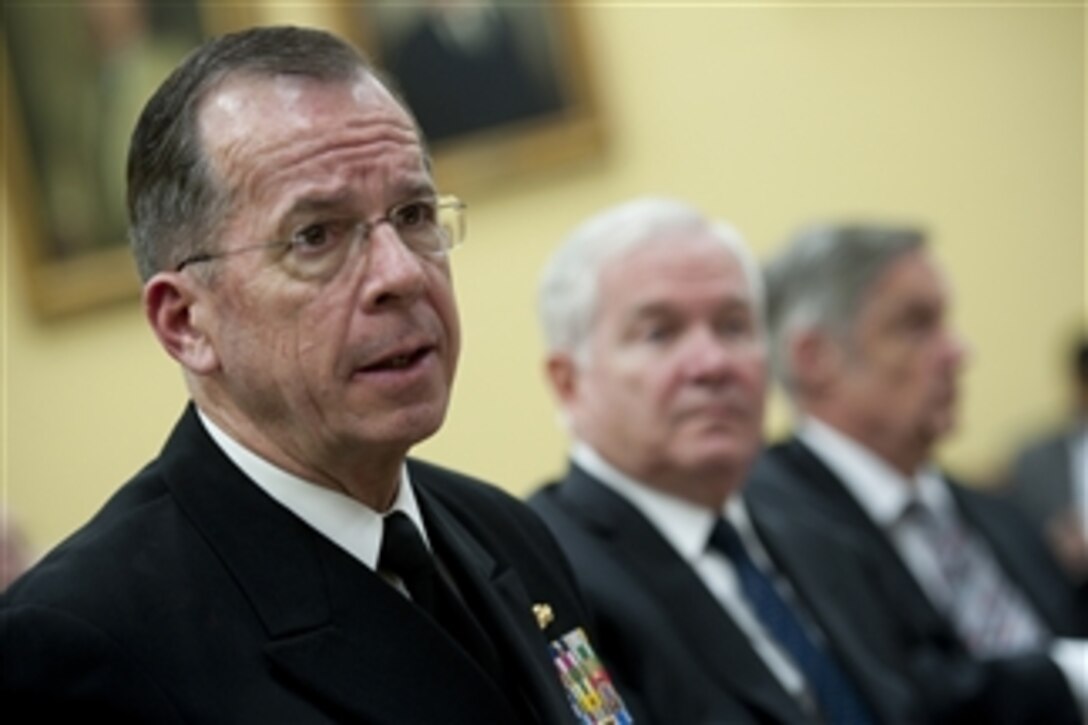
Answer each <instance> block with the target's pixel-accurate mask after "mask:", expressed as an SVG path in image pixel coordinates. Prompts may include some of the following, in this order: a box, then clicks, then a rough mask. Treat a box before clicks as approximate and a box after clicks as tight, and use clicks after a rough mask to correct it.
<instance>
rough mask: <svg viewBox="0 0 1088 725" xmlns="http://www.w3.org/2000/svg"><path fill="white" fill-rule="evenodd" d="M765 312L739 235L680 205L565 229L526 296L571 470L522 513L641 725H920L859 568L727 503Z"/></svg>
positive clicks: (621, 209) (749, 422)
mask: <svg viewBox="0 0 1088 725" xmlns="http://www.w3.org/2000/svg"><path fill="white" fill-rule="evenodd" d="M761 300H762V289H761V284H760V276H759V270H758V266H757V265H756V264H755V262H754V260H753V258H752V256H751V254H750V252H749V251H748V250H747V248H746V247H745V244H744V242H743V240H742V239H741V237H740V236H739V235H738V233H737V232H736V231H735V230H734V229H732V228H731V227H729V226H728V225H725V224H722V223H716V222H714V221H712V220H709V219H707V218H705V217H704V216H703V215H702V214H701V213H700V212H698V211H696V210H695V209H693V208H691V207H689V206H688V205H686V204H683V203H680V202H676V201H671V200H665V199H654V198H646V199H637V200H634V201H631V202H628V203H626V204H621V205H619V206H617V207H614V208H612V209H609V210H606V211H604V212H602V213H601V214H599V215H598V216H596V217H594V218H592V219H590V220H589V221H587V222H585V223H584V224H583V225H582V226H581V227H579V228H578V229H577V230H575V231H574V232H573V234H572V235H571V236H570V238H569V239H568V240H567V242H566V243H565V244H564V245H563V246H562V247H561V248H560V249H559V250H558V251H557V252H556V254H555V256H554V258H553V259H552V261H551V263H550V265H549V266H548V268H547V270H546V271H545V273H544V277H543V281H542V285H541V290H540V313H541V320H542V323H543V327H544V333H545V338H546V344H547V362H546V367H547V375H548V379H549V381H550V383H551V387H552V389H553V392H554V393H555V395H556V397H557V399H558V402H559V406H560V408H561V410H562V414H563V416H564V418H565V420H566V422H567V423H568V425H569V428H570V433H571V435H572V438H573V443H572V447H571V451H570V458H571V462H570V470H569V472H568V473H567V475H566V478H565V480H563V481H562V482H559V483H554V484H550V485H548V486H546V487H544V488H543V489H542V490H541V491H539V492H537V493H536V494H535V495H534V496H533V497H532V498H531V500H530V504H531V505H532V506H533V507H534V508H535V509H536V511H537V512H538V513H539V514H541V516H542V518H544V520H545V522H546V523H548V524H549V525H550V526H551V528H552V530H553V532H554V533H555V534H556V538H557V539H558V540H559V542H560V545H561V546H562V547H563V548H564V550H565V551H566V553H567V555H568V557H569V559H570V560H571V562H572V564H573V566H574V569H575V574H576V576H577V578H578V580H579V582H580V584H581V585H582V588H583V590H584V591H585V593H586V596H587V598H588V600H589V601H590V603H591V606H592V608H593V610H594V612H593V614H594V616H595V618H596V624H597V627H598V640H597V644H598V648H599V651H600V652H601V656H602V658H603V659H604V660H605V661H606V662H607V663H608V666H609V670H610V672H612V674H613V676H615V677H617V678H618V680H619V681H620V682H621V684H622V685H623V686H624V687H625V693H626V695H627V697H628V700H629V703H630V704H631V705H632V707H633V709H634V710H635V712H636V718H637V716H638V714H641V715H642V716H643V719H642V720H641V722H650V723H710V722H716V723H721V722H729V723H745V722H779V723H797V722H849V723H868V722H916V721H917V715H918V711H917V710H915V709H914V706H915V704H916V703H915V702H914V693H913V691H911V690H910V688H909V687H908V686H907V685H906V684H905V683H904V681H903V680H901V678H899V677H898V675H896V674H894V673H893V672H891V670H890V669H889V668H888V667H886V666H885V661H884V657H883V655H884V653H885V652H886V651H888V650H889V649H890V648H891V647H892V643H891V642H890V641H888V639H887V631H886V630H882V629H879V628H874V627H873V626H871V617H870V612H873V611H880V610H881V609H882V608H883V607H884V606H885V605H884V604H883V603H882V602H881V601H880V600H879V599H878V598H877V597H875V596H873V595H872V594H871V593H870V592H869V591H868V590H867V589H866V588H865V587H863V586H861V585H860V582H861V581H862V580H863V579H864V576H865V575H864V571H865V567H866V566H867V563H866V559H865V552H863V551H860V550H855V549H853V548H850V547H849V546H848V545H847V544H846V542H843V541H839V540H838V539H837V538H835V537H834V536H833V535H830V534H828V532H825V531H820V530H818V529H815V528H813V527H806V526H796V525H794V524H792V523H790V524H789V525H788V526H787V525H784V522H783V521H782V520H781V519H780V518H779V517H778V516H777V514H776V512H775V511H774V510H773V507H763V506H760V507H752V506H748V505H746V503H745V502H744V500H743V499H742V497H741V495H740V494H741V488H742V485H743V483H744V481H745V478H746V476H747V473H748V469H749V466H750V464H751V462H752V461H753V459H754V458H755V457H756V455H757V454H758V452H759V450H760V448H761V445H762V435H761V431H762V423H763V409H764V394H765V383H766V377H767V370H766V351H765V344H764V332H763V330H764V325H763V311H762V301H761Z"/></svg>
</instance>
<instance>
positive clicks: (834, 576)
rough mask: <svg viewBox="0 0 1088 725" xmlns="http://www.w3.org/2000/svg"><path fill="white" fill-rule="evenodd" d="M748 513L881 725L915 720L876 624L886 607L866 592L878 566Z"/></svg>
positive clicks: (775, 517) (812, 534)
mask: <svg viewBox="0 0 1088 725" xmlns="http://www.w3.org/2000/svg"><path fill="white" fill-rule="evenodd" d="M747 503H748V511H749V513H750V514H751V517H752V523H753V525H754V526H755V528H756V530H757V532H758V533H759V537H760V540H761V541H762V542H763V544H764V546H765V547H766V548H767V551H768V553H769V554H770V555H771V558H772V559H773V560H774V562H775V566H776V567H777V568H778V569H779V571H781V572H782V573H783V574H784V575H785V576H786V577H787V578H788V579H789V581H790V584H791V585H792V586H793V589H794V591H795V592H796V594H797V596H798V598H799V599H800V600H801V602H802V603H803V605H804V606H805V607H806V608H807V609H808V611H809V613H810V614H811V615H812V616H813V617H814V618H815V620H816V622H817V623H818V624H819V625H820V627H821V628H822V629H823V630H824V633H825V634H826V635H827V638H828V640H829V644H830V646H831V649H832V650H833V651H835V653H836V654H837V656H838V658H839V661H840V662H841V663H842V666H843V668H844V669H845V670H846V671H847V672H849V673H850V676H851V678H852V679H853V680H854V682H856V683H857V684H858V687H859V689H860V690H861V691H862V692H863V693H864V694H865V697H866V699H867V701H868V702H869V704H870V705H871V706H872V707H873V709H874V710H875V711H876V712H877V713H879V714H880V715H881V720H882V721H884V722H905V721H916V720H917V719H919V718H921V713H918V712H916V711H914V705H913V704H912V700H913V695H912V693H911V690H910V688H909V686H908V685H907V684H906V683H905V682H904V681H903V680H902V679H901V678H900V677H898V676H896V675H895V674H894V673H893V672H892V670H891V669H890V667H891V664H890V663H892V662H895V660H896V658H897V653H896V643H895V642H894V641H892V640H891V637H894V636H895V635H894V633H893V632H890V631H888V630H887V627H886V626H884V625H883V624H882V623H881V621H880V620H879V619H878V618H880V617H884V616H886V614H887V612H886V611H885V609H886V605H885V604H884V602H883V601H882V600H878V598H877V597H874V596H873V595H872V594H871V593H870V591H869V589H868V588H867V587H868V586H869V585H870V583H871V581H872V577H873V576H874V575H875V574H876V567H875V566H874V567H868V568H867V567H865V566H863V564H862V563H861V561H860V559H859V558H858V557H857V556H855V555H854V552H853V551H852V550H851V548H850V546H849V545H848V544H846V543H845V542H841V543H840V542H836V541H833V540H831V539H830V538H829V534H828V533H827V532H826V531H821V530H819V529H816V528H815V527H809V526H808V525H807V524H806V523H805V522H803V521H798V520H796V519H794V518H792V517H788V516H786V515H783V513H782V512H781V511H779V510H777V509H775V508H771V507H768V506H764V505H762V503H761V502H760V501H758V500H755V499H754V497H747Z"/></svg>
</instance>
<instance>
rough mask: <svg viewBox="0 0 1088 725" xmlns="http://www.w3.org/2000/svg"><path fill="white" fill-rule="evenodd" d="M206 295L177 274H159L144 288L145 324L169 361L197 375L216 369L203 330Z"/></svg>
mask: <svg viewBox="0 0 1088 725" xmlns="http://www.w3.org/2000/svg"><path fill="white" fill-rule="evenodd" d="M209 294H210V293H209V291H208V290H207V288H205V287H201V286H199V282H197V281H195V280H193V279H191V278H190V277H188V276H186V275H184V274H183V273H181V272H159V273H158V274H156V275H155V276H154V277H152V278H151V279H150V280H148V281H147V283H146V284H145V285H144V290H143V306H144V314H145V315H146V316H147V321H148V322H149V323H150V324H151V329H152V330H154V332H155V337H157V338H158V339H159V344H160V345H162V347H163V349H164V350H166V352H167V354H169V355H170V357H172V358H174V359H175V360H177V361H178V362H179V363H181V365H182V366H183V367H185V368H186V369H187V370H189V371H190V372H193V373H195V374H197V375H204V374H207V373H210V372H212V371H213V370H215V369H216V368H218V367H219V356H218V354H217V353H216V350H215V346H214V344H213V341H212V339H211V337H210V336H209V334H208V330H207V329H206V327H207V325H206V323H207V322H208V315H207V314H206V312H207V308H208V305H209V300H208V295H209Z"/></svg>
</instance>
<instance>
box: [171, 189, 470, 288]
mask: <svg viewBox="0 0 1088 725" xmlns="http://www.w3.org/2000/svg"><path fill="white" fill-rule="evenodd" d="M465 209H466V205H465V203H464V202H463V201H461V200H460V199H458V198H457V197H455V196H437V197H426V198H422V199H414V200H412V201H408V202H404V203H403V204H398V205H396V206H394V207H392V208H391V209H389V211H387V212H386V213H385V215H384V216H382V217H381V218H379V219H375V220H374V221H366V220H365V219H353V218H346V219H331V220H321V221H315V222H312V223H309V224H306V225H303V226H300V227H299V229H298V230H297V231H295V232H293V233H292V234H291V238H290V239H285V240H280V241H275V242H265V243H264V244H253V245H249V246H245V247H238V248H237V249H229V250H226V251H223V252H197V253H196V254H193V255H191V256H189V257H186V258H185V259H183V260H181V261H180V262H178V264H177V266H175V267H174V271H176V272H180V271H181V270H183V269H185V268H186V267H188V266H189V265H192V264H199V263H203V262H211V261H213V260H216V259H221V258H223V257H230V256H233V255H235V254H241V253H242V252H252V251H255V250H258V249H275V248H277V247H279V248H282V249H283V251H284V255H283V263H284V265H285V266H286V267H287V268H288V270H289V271H290V272H292V273H293V274H295V275H297V276H299V277H302V278H307V279H315V278H328V277H331V276H333V275H335V274H336V273H337V272H338V271H339V270H340V269H341V268H342V267H343V266H344V263H345V262H346V261H347V257H348V252H349V251H350V250H351V249H353V248H354V247H356V246H360V247H361V246H365V245H364V244H363V243H365V242H366V241H367V240H369V238H370V234H371V233H372V232H373V231H374V230H375V229H376V228H377V227H378V225H380V224H389V225H390V226H392V227H393V229H394V230H396V232H397V236H398V237H400V240H401V243H403V244H404V246H406V247H407V248H408V249H410V250H411V251H412V252H414V253H416V254H418V255H419V256H421V257H430V258H435V259H437V258H441V257H443V256H445V255H446V254H447V253H449V251H450V250H451V249H453V248H454V247H456V246H457V245H459V244H460V243H461V242H462V241H463V240H464V236H465Z"/></svg>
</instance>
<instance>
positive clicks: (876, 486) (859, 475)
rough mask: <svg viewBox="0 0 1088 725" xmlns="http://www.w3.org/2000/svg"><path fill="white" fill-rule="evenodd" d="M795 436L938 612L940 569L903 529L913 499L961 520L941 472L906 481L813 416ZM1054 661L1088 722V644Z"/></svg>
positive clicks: (1065, 645)
mask: <svg viewBox="0 0 1088 725" xmlns="http://www.w3.org/2000/svg"><path fill="white" fill-rule="evenodd" d="M797 437H798V438H799V439H800V440H801V441H802V442H803V443H804V444H805V445H807V446H808V447H809V448H810V449H812V451H813V452H814V453H816V455H817V456H818V457H819V458H820V460H822V461H823V462H824V464H826V465H827V467H828V468H830V469H831V471H832V472H833V473H835V474H836V475H837V476H838V477H839V479H840V480H841V481H842V482H843V485H845V486H846V488H847V489H848V490H849V491H850V492H851V493H852V494H853V495H854V498H855V500H857V502H858V504H859V505H860V506H861V507H862V509H864V510H865V512H866V513H867V514H868V515H869V517H870V518H871V519H872V520H873V521H874V522H875V523H876V525H877V527H878V528H880V530H881V531H883V532H885V534H886V535H887V536H888V538H889V540H890V541H891V543H892V546H893V547H895V549H896V551H898V552H899V555H900V557H901V558H902V559H903V562H904V564H906V566H907V569H908V570H909V571H910V572H911V574H913V575H914V578H915V579H916V580H917V582H918V584H919V586H921V587H922V590H923V591H924V592H925V593H926V595H927V596H928V597H929V598H930V599H931V600H932V601H933V602H934V603H935V604H937V605H938V607H939V606H940V602H942V601H944V598H945V596H946V594H945V591H944V589H945V587H946V585H945V582H944V578H943V577H942V576H941V574H940V568H939V564H938V563H937V561H936V560H935V558H934V555H933V553H932V551H931V549H930V547H928V546H926V545H925V543H924V542H923V541H921V539H920V536H921V534H920V532H919V531H918V529H916V528H915V527H912V526H901V525H899V524H900V523H901V520H902V514H903V510H904V509H905V508H906V506H907V505H908V504H909V503H910V501H911V498H912V496H915V495H916V496H917V497H918V498H919V499H921V501H922V503H923V504H925V505H926V506H927V507H928V508H929V509H930V511H932V512H933V513H934V514H935V515H937V516H957V517H958V516H959V514H958V512H957V511H956V506H955V502H954V500H953V499H952V494H951V492H950V491H949V489H948V483H947V482H946V481H945V480H944V478H943V477H942V476H941V474H940V473H939V472H938V471H937V469H936V468H935V467H933V466H928V467H925V468H923V469H921V470H920V471H919V472H918V473H916V474H915V476H914V477H913V479H908V478H907V477H906V476H904V475H902V474H901V473H899V472H898V471H896V470H895V469H893V468H892V467H891V466H889V465H888V464H887V463H885V462H884V461H883V460H882V459H880V458H879V457H877V456H876V455H875V454H873V453H872V452H871V451H869V450H868V449H867V448H865V447H864V446H862V445H861V444H859V443H857V442H856V441H854V440H852V439H851V438H848V437H847V436H845V435H844V434H842V433H840V432H839V431H837V430H835V429H834V428H832V427H831V426H829V425H827V424H826V423H823V422H822V421H820V420H818V419H816V418H812V417H809V418H806V419H805V420H804V421H803V422H802V423H801V425H800V427H799V429H798V431H797ZM912 481H913V483H912ZM976 538H978V537H976ZM978 543H979V544H980V545H982V546H983V547H984V548H985V549H986V551H988V552H989V551H990V548H989V544H988V543H987V542H985V541H984V540H981V539H979V541H978ZM991 555H992V552H991ZM1010 585H1012V582H1010ZM1050 657H1051V659H1052V660H1054V662H1055V664H1056V665H1057V666H1058V668H1059V669H1061V670H1062V672H1063V673H1064V674H1065V677H1066V680H1067V682H1068V683H1069V686H1070V689H1071V690H1072V691H1073V693H1074V695H1075V696H1076V698H1077V701H1078V703H1079V705H1080V708H1081V714H1082V715H1085V716H1086V717H1088V640H1083V639H1068V638H1067V639H1055V640H1054V641H1053V643H1052V645H1051V647H1050Z"/></svg>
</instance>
